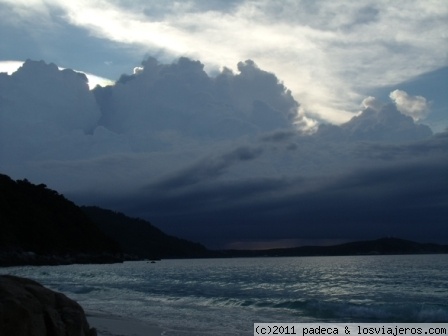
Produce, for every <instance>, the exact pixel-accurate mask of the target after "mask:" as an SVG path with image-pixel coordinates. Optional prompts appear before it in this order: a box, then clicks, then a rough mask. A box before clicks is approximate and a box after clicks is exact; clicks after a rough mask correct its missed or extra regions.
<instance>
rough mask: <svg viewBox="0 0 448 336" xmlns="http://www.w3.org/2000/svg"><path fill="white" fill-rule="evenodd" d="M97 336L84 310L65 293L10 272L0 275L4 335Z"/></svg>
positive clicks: (0, 332) (0, 325)
mask: <svg viewBox="0 0 448 336" xmlns="http://www.w3.org/2000/svg"><path fill="white" fill-rule="evenodd" d="M11 335H15V336H96V335H97V333H96V330H95V329H94V328H90V327H89V324H88V322H87V319H86V316H85V314H84V310H83V309H82V307H81V306H80V305H79V304H78V303H76V302H75V301H73V300H71V299H69V298H68V297H66V296H65V295H64V294H61V293H57V292H54V291H52V290H50V289H48V288H45V287H44V286H42V285H41V284H39V283H37V282H35V281H33V280H29V279H25V278H19V277H15V276H10V275H3V276H0V336H11Z"/></svg>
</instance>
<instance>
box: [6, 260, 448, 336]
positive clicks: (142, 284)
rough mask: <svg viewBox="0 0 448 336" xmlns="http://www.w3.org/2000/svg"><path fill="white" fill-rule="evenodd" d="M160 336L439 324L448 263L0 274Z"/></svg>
mask: <svg viewBox="0 0 448 336" xmlns="http://www.w3.org/2000/svg"><path fill="white" fill-rule="evenodd" d="M0 273H10V274H15V275H19V276H25V277H29V278H33V279H35V280H37V281H39V282H41V283H42V284H44V285H46V286H48V287H50V288H52V289H54V290H57V291H61V292H63V293H65V294H66V295H68V296H69V297H72V298H73V299H75V300H77V301H78V302H79V303H80V304H81V305H82V306H83V307H84V308H85V309H86V310H87V311H98V312H103V313H107V314H114V315H120V316H123V317H131V318H134V319H135V318H136V319H140V320H144V321H148V322H152V323H155V324H158V325H159V326H161V327H163V328H164V329H165V330H167V332H166V335H167V336H174V335H178V336H185V335H246V334H247V335H251V334H252V330H253V329H252V327H253V323H255V322H383V323H385V322H448V302H447V297H448V255H425V256H364V257H362V256H358V257H326V258H324V257H322V258H321V257H314V258H254V259H207V260H163V261H161V262H158V263H156V264H148V263H146V262H126V263H124V264H114V265H67V266H43V267H12V268H4V269H0Z"/></svg>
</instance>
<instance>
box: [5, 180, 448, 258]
mask: <svg viewBox="0 0 448 336" xmlns="http://www.w3.org/2000/svg"><path fill="white" fill-rule="evenodd" d="M0 223H1V235H0V266H14V265H58V264H72V263H112V262H122V261H125V260H144V259H167V258H225V257H227V258H229V257H230V258H235V257H261V256H269V257H284V256H335V255H338V256H341V255H378V254H430V253H448V245H438V244H421V243H416V242H412V241H408V240H403V239H398V238H381V239H377V240H370V241H359V242H351V243H346V244H339V245H333V246H302V247H295V248H284V249H270V250H219V251H217V250H209V249H207V248H205V247H204V246H203V245H201V244H199V243H194V242H191V241H188V240H185V239H180V238H177V237H174V236H170V235H167V234H165V233H164V232H162V231H161V230H160V229H158V228H157V227H155V226H154V225H152V224H151V223H149V222H148V221H145V220H142V219H136V218H130V217H128V216H126V215H124V214H122V213H118V212H114V211H111V210H105V209H101V208H99V207H79V206H77V205H76V204H74V203H73V202H71V201H69V200H68V199H66V198H65V197H64V196H63V195H61V194H59V193H58V192H56V191H54V190H51V189H49V188H47V186H46V185H44V184H39V185H35V184H32V183H30V182H29V181H27V180H18V181H14V180H12V179H11V178H10V177H8V176H7V175H3V174H0Z"/></svg>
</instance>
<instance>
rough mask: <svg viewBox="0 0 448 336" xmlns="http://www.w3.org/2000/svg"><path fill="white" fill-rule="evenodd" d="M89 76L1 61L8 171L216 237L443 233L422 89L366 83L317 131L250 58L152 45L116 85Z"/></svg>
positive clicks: (440, 156)
mask: <svg viewBox="0 0 448 336" xmlns="http://www.w3.org/2000/svg"><path fill="white" fill-rule="evenodd" d="M86 81H87V79H86V77H85V76H84V75H82V74H79V73H76V72H74V71H71V70H59V69H58V68H57V66H56V65H54V64H45V63H44V62H33V61H27V62H26V63H25V64H24V66H23V67H22V68H20V69H19V70H18V71H17V72H16V73H14V74H12V75H7V74H1V75H0V158H1V159H0V170H1V171H2V172H3V173H7V174H10V175H11V176H12V177H14V178H28V179H30V180H31V181H33V182H36V183H45V184H47V185H48V186H49V187H52V188H55V189H57V190H58V191H60V192H62V193H64V194H65V195H66V196H68V197H69V198H71V199H73V200H75V201H76V202H78V203H80V204H96V205H100V206H105V207H108V208H113V209H115V210H120V211H123V212H125V213H127V214H129V215H132V216H139V217H144V218H147V219H149V220H151V221H152V222H153V223H154V224H155V225H157V226H159V227H161V228H162V229H163V230H165V231H167V232H170V233H173V234H176V235H180V236H182V237H186V238H190V239H193V240H196V241H200V242H202V243H204V244H207V245H208V246H210V247H226V246H240V247H241V246H244V244H245V243H247V246H254V245H257V246H260V242H263V243H266V242H268V241H273V242H277V243H279V244H281V243H282V242H283V243H285V244H286V243H288V244H291V242H293V241H300V242H302V243H303V242H306V241H316V240H326V239H330V240H334V239H336V240H338V241H343V240H350V239H368V238H376V237H379V236H384V235H394V236H400V237H403V238H410V239H416V240H420V241H422V240H423V241H439V242H445V243H447V242H448V241H447V240H448V228H447V226H446V223H447V221H446V219H447V218H448V217H447V215H448V214H447V204H448V198H447V195H448V189H447V184H446V183H444V181H445V180H446V174H445V172H446V169H447V168H448V161H447V159H446V158H447V157H448V156H447V151H448V136H447V134H446V133H440V134H436V135H433V134H432V132H431V130H430V129H429V127H427V126H424V125H421V124H416V123H415V122H414V120H413V118H412V117H411V116H409V114H410V113H411V115H412V116H413V117H415V116H416V114H415V113H414V112H416V111H420V110H419V109H421V106H425V104H423V105H419V102H422V101H424V100H422V99H424V98H422V97H413V96H411V95H408V94H407V93H406V92H404V91H394V92H392V93H391V98H393V99H392V100H391V101H390V102H380V101H379V100H377V99H375V98H373V97H368V98H366V99H365V100H364V102H363V105H364V108H363V109H362V111H361V112H360V113H358V115H356V116H355V117H353V118H352V119H351V120H350V121H348V122H346V123H343V124H342V125H340V126H337V125H329V124H328V125H320V127H319V128H318V129H317V131H316V132H314V133H312V134H309V133H307V132H304V131H303V130H302V129H301V121H302V118H303V116H302V115H301V114H300V106H301V105H300V104H299V103H298V102H296V101H295V99H294V98H293V96H292V94H291V92H290V91H289V90H288V89H287V88H286V87H285V85H284V84H282V82H281V81H280V80H279V79H278V78H277V77H276V75H274V74H273V73H270V72H267V71H264V70H263V69H260V68H259V67H258V66H257V65H256V64H255V63H254V62H253V61H250V60H247V61H244V62H239V63H238V64H237V70H236V71H231V70H229V69H223V70H222V71H221V72H219V73H216V74H215V75H214V76H210V75H208V74H207V73H206V72H205V71H204V65H203V64H202V63H201V62H199V61H193V60H190V59H188V58H180V59H178V60H177V61H175V62H174V63H171V64H163V63H160V62H159V61H157V60H156V59H154V58H148V59H147V60H146V61H144V62H143V64H142V67H141V68H140V69H139V70H138V71H136V72H135V73H134V74H132V75H123V76H122V77H121V78H120V79H119V80H118V81H117V83H116V85H114V86H109V87H105V88H100V87H97V88H96V89H94V90H89V88H88V85H87V82H86ZM400 97H401V100H400V99H399V98H400ZM416 106H417V107H416ZM419 106H420V107H419ZM412 113H414V114H412ZM269 246H272V244H271V245H269Z"/></svg>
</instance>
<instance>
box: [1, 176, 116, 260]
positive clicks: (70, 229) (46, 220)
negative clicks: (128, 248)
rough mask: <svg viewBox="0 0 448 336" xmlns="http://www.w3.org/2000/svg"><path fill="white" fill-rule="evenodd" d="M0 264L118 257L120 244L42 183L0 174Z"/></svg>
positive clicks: (76, 207) (78, 209)
mask: <svg viewBox="0 0 448 336" xmlns="http://www.w3.org/2000/svg"><path fill="white" fill-rule="evenodd" d="M0 222H1V235H0V265H3V266H5V265H11V264H61V263H72V262H101V261H117V255H119V254H120V252H121V250H120V247H119V245H118V244H117V243H116V242H114V241H113V240H112V239H110V238H109V237H107V236H106V235H105V234H104V233H103V232H102V231H101V230H100V229H99V228H98V227H97V226H96V225H95V224H93V223H92V222H91V221H90V219H89V218H88V217H87V216H86V215H85V214H84V213H83V212H82V211H81V209H80V208H79V207H78V206H76V205H75V204H74V203H73V202H71V201H69V200H67V199H66V198H65V197H64V196H63V195H60V194H59V193H57V192H56V191H54V190H51V189H49V188H47V186H46V185H44V184H40V185H34V184H32V183H30V182H28V181H27V180H19V181H14V180H12V179H11V178H9V177H8V176H6V175H2V174H0Z"/></svg>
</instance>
